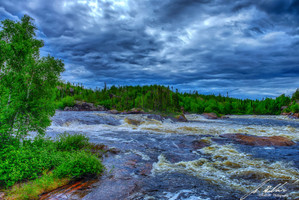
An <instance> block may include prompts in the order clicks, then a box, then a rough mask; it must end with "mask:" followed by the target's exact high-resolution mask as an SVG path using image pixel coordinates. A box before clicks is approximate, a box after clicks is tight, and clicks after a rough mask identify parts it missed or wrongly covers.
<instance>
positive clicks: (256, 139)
mask: <svg viewBox="0 0 299 200" xmlns="http://www.w3.org/2000/svg"><path fill="white" fill-rule="evenodd" d="M220 137H224V138H230V139H232V140H234V141H236V142H238V143H241V144H246V145H251V146H292V145H295V144H296V143H295V142H293V141H292V140H290V139H288V138H285V137H283V136H270V137H267V136H255V135H245V134H241V133H235V134H223V135H220Z"/></svg>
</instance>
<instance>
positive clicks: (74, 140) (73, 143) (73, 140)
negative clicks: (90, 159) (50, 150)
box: [56, 133, 89, 151]
mask: <svg viewBox="0 0 299 200" xmlns="http://www.w3.org/2000/svg"><path fill="white" fill-rule="evenodd" d="M56 144H57V149H58V150H61V151H69V150H79V149H83V148H84V147H87V146H88V145H89V139H88V137H86V136H85V135H83V134H73V135H71V134H69V133H62V134H60V135H59V138H58V140H57V142H56Z"/></svg>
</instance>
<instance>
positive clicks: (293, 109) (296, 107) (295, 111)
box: [290, 103, 299, 113]
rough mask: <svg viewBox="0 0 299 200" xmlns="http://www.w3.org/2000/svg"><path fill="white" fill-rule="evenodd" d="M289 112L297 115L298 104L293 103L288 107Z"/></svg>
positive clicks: (298, 110)
mask: <svg viewBox="0 0 299 200" xmlns="http://www.w3.org/2000/svg"><path fill="white" fill-rule="evenodd" d="M290 110H291V112H293V113H299V104H298V103H294V104H293V105H292V106H291V107H290Z"/></svg>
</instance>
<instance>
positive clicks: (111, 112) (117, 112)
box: [108, 109, 120, 115]
mask: <svg viewBox="0 0 299 200" xmlns="http://www.w3.org/2000/svg"><path fill="white" fill-rule="evenodd" d="M108 113H110V114H114V115H116V114H120V112H119V111H117V110H115V109H113V110H109V111H108Z"/></svg>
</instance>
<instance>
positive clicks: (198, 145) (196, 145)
mask: <svg viewBox="0 0 299 200" xmlns="http://www.w3.org/2000/svg"><path fill="white" fill-rule="evenodd" d="M210 145H211V142H210V141H207V140H204V139H201V140H194V141H193V142H192V147H193V149H201V148H204V147H208V146H210Z"/></svg>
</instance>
